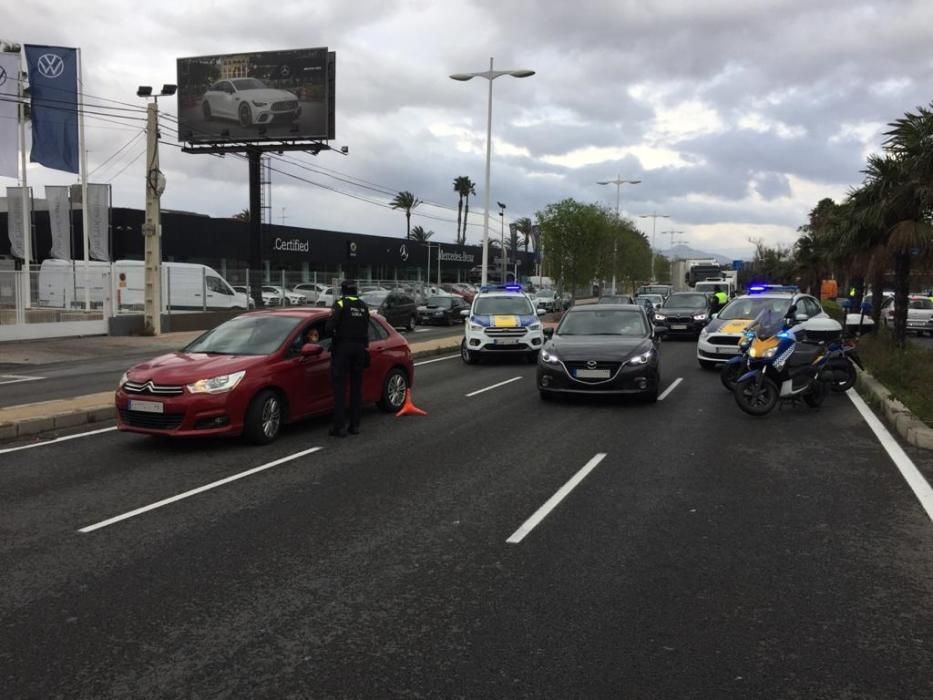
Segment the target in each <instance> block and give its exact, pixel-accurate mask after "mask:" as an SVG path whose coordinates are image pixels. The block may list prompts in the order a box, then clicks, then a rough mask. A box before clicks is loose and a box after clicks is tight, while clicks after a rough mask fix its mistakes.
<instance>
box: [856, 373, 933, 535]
mask: <svg viewBox="0 0 933 700" xmlns="http://www.w3.org/2000/svg"><path fill="white" fill-rule="evenodd" d="M846 394H847V395H848V397H849V399H850V400H851V401H852V403H854V404H855V408H856V409H858V412H859V413H861V414H862V418H864V419H865V422H866V423H868V427H869V428H871V430H872V432H873V433H874V434H875V437H877V438H878V442H880V443H881V446H882V447H883V448H884V449H885V452H887V453H888V456H889V457H890V458H891V461H892V462H894V465H895V466H896V467H897V468H898V470H899V471H900V473H901V476H903V477H904V481H906V482H907V485H908V486H910V489H911V491H913V492H914V496H916V497H917V500H918V501H920V505H921V506H923V509H924V510H925V511H926V513H927V517H929V518H930V520H933V488H931V487H930V484H929V482H927V480H926V479H924V478H923V475H922V474H921V473H920V471H919V470H918V469H917V466H916V465H915V464H914V463H913V461H912V460H911V459H910V457H908V456H907V453H906V452H904V450H903V449H902V448H901V446H900V445H899V444H897V440H895V439H894V436H893V435H891V433H889V432H888V429H887V428H885V427H884V424H882V422H881V421H880V420H878V416H876V415H875V414H874V413H873V412H872V410H871V409H870V408H869V407H868V405H867V404H866V403H865V402H864V401H863V400H862V397H861V396H859V395H858V393H857V392H856V391H855V389H849V390H848V391H847V392H846Z"/></svg>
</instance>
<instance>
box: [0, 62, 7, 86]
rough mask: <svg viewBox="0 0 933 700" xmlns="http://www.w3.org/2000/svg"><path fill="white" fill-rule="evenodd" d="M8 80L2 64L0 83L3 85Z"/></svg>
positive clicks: (0, 67)
mask: <svg viewBox="0 0 933 700" xmlns="http://www.w3.org/2000/svg"><path fill="white" fill-rule="evenodd" d="M5 82H6V69H5V68H4V67H3V66H0V85H3V84H4V83H5Z"/></svg>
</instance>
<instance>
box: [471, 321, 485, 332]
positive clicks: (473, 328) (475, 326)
mask: <svg viewBox="0 0 933 700" xmlns="http://www.w3.org/2000/svg"><path fill="white" fill-rule="evenodd" d="M470 330H471V331H481V330H483V327H482V326H480V325H479V324H477V323H472V322H471V323H470Z"/></svg>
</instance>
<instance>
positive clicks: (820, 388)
mask: <svg viewBox="0 0 933 700" xmlns="http://www.w3.org/2000/svg"><path fill="white" fill-rule="evenodd" d="M829 384H830V383H829V382H824V381H823V380H822V379H817V380H816V381H814V382H813V383H812V384H811V385H810V389H809V391H807V393H805V394H804V395H803V402H804V403H805V404H807V406H809V407H810V408H819V407H820V406H822V405H823V402H824V401H825V400H826V394H828V393H829Z"/></svg>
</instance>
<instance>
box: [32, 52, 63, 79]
mask: <svg viewBox="0 0 933 700" xmlns="http://www.w3.org/2000/svg"><path fill="white" fill-rule="evenodd" d="M37 66H38V68H39V73H40V74H42V75H43V76H44V77H46V78H51V79H53V80H54V79H55V78H58V77H59V76H61V74H62V73H64V72H65V62H64V61H63V60H62V57H61V56H59V55H58V54H57V53H44V54H42V55H41V56H39V61H38V63H37Z"/></svg>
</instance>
